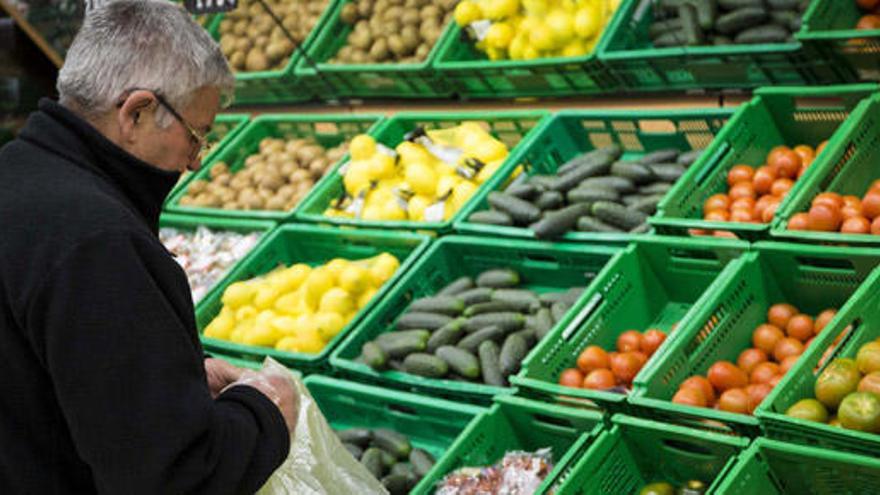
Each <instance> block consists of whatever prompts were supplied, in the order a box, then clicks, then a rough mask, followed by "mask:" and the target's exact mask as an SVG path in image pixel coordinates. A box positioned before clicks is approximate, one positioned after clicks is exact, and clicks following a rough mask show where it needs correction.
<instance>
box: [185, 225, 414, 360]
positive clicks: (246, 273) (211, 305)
mask: <svg viewBox="0 0 880 495" xmlns="http://www.w3.org/2000/svg"><path fill="white" fill-rule="evenodd" d="M428 243H429V238H428V237H426V236H423V235H418V234H412V233H406V232H383V231H370V230H360V231H353V230H340V229H327V228H322V227H315V226H309V225H296V224H289V225H282V226H280V227H278V228H277V229H275V230H274V231H273V232H272V234H270V235H269V237H268V238H266V239H265V240H264V241H263V242H261V243H260V245H259V246H258V247H257V248H256V249H254V250H253V251H251V253H250V254H249V255H248V256H247V257H246V258H245V259H244V260H242V261H240V262H239V263H238V265H236V267H235V268H234V269H233V271H232V273H231V274H230V275H229V277H228V278H227V279H226V282H228V283H227V284H226V285H224V286H222V287H218V288H217V290H216V291H215V292H214V293H213V294H212V295H211V296H210V297H207V298H205V300H204V301H203V302H202V303H201V304H200V305H199V307H198V308H196V324H197V326H198V328H199V332H201V331H202V330H204V328H205V327H206V326H207V325H208V323H210V322H211V320H213V319H214V317H215V316H216V315H217V314H218V313H219V312H220V309H221V308H222V306H223V304H222V302H221V297H222V295H223V291H224V290H225V289H226V287H227V286H228V285H229V284H230V283H232V282H236V281H239V280H247V279H251V278H253V277H256V276H258V275H262V274H265V273H267V272H269V271H271V270H272V269H274V268H275V267H277V266H278V265H279V264H284V265H287V266H290V265H292V264H294V263H306V264H308V265H313V266H314V265H321V264H324V263H326V262H328V261H330V260H332V259H333V258H345V259H352V260H357V259H363V258H369V257H372V256H375V255H377V254H379V253H381V252H388V253H391V254H393V255H394V256H396V257H397V259H398V260H400V267H399V268H398V269H397V272H396V273H395V274H394V276H393V277H392V278H391V279H390V280H388V281H387V282H385V285H383V286H382V288H381V289H379V291H378V292H377V293H376V295H375V297H373V299H372V300H371V301H370V303H369V304H367V305H366V306H365V307H363V308H361V310H360V311H358V312H357V314H356V315H355V317H354V318H352V320H351V321H349V322H348V324H346V325H345V327H344V328H343V329H342V331H340V332H339V334H338V335H336V337H334V338H333V340H332V341H330V342H329V343H328V344H327V346H326V347H325V348H324V349H323V350H322V351H321V352H319V353H317V354H303V353H297V352H286V351H279V350H275V349H274V348H270V347H257V346H250V345H244V344H237V343H234V342H228V341H225V340H219V339H214V338H208V337H204V336H202V337H201V339H202V344H203V345H204V346H205V348H206V349H208V350H209V351H216V352H218V353H220V354H224V355H227V356H232V357H238V358H244V359H250V360H257V361H262V360H263V358H265V357H267V356H270V357H272V358H274V359H276V360H277V361H279V362H281V363H284V364H286V365H290V366H292V367H294V368H297V369H300V370H304V371H313V370H316V369H320V368H323V367H325V366H326V364H327V358H328V357H329V356H330V353H331V352H332V351H333V349H334V348H335V346H337V345H339V343H340V342H342V341H343V339H345V337H346V335H347V334H348V332H350V331H351V330H352V329H353V328H354V327H355V326H356V325H357V323H358V321H359V320H360V319H361V318H363V317H364V315H366V314H369V313H370V312H371V311H373V310H374V309H376V308H377V305H378V304H379V301H381V300H382V299H383V297H384V295H385V294H386V293H388V291H389V290H391V288H393V287H394V286H395V285H397V284H398V283H399V280H400V279H401V277H403V276H404V275H405V274H406V273H407V272H408V270H409V269H410V267H411V266H412V265H413V264H414V263H415V262H416V261H417V260H418V259H419V258H420V257H421V256H422V254H423V252H424V250H425V249H426V248H427V246H428Z"/></svg>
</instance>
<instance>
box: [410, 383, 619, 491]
mask: <svg viewBox="0 0 880 495" xmlns="http://www.w3.org/2000/svg"><path fill="white" fill-rule="evenodd" d="M602 422H603V416H602V415H601V414H599V413H597V412H594V411H582V410H577V409H571V408H565V407H560V406H553V405H549V404H542V403H540V402H535V401H530V400H527V399H523V398H520V397H506V396H503V397H498V398H496V400H495V404H494V405H493V406H492V407H491V408H490V409H489V410H488V411H486V412H484V413H482V414H480V415H479V416H477V417H476V418H475V419H474V420H473V421H471V423H470V424H469V425H468V426H467V428H466V429H465V430H464V432H462V434H461V435H460V436H459V437H458V439H457V440H456V441H455V443H454V444H453V445H452V447H450V448H449V451H448V452H447V453H446V455H444V456H443V458H441V459H439V460H438V461H437V464H435V465H434V468H433V469H431V471H430V472H428V474H427V475H426V476H425V477H424V478H423V479H422V481H421V482H420V483H419V484H418V485H417V486H416V487H415V488H414V489H413V490H412V492H410V493H412V494H413V495H423V494H429V493H434V488H435V487H436V485H437V483H440V482H442V480H443V478H444V477H445V476H446V475H447V474H450V473H451V472H453V471H455V470H456V469H459V468H462V467H482V466H491V465H493V464H495V463H496V462H499V461H500V460H501V459H502V458H503V457H504V454H505V453H507V452H510V451H527V452H534V451H536V450H539V449H543V448H550V449H551V451H552V453H553V462H554V469H553V471H551V473H550V474H549V475H548V476H547V478H546V479H545V480H544V482H543V483H542V484H541V486H540V487H538V489H537V490H536V491H535V494H536V495H540V494H544V493H548V490H549V489H550V488H551V486H552V484H553V483H554V480H555V479H556V478H557V476H558V475H559V473H561V472H562V471H563V470H564V469H565V467H566V466H568V465H569V463H571V462H573V461H574V460H575V459H577V458H578V457H579V456H580V455H581V454H582V453H583V451H584V450H585V448H586V447H588V446H589V445H590V444H591V443H592V441H593V440H594V439H595V438H596V437H598V436H599V434H600V433H601V431H602V428H603V423H602Z"/></svg>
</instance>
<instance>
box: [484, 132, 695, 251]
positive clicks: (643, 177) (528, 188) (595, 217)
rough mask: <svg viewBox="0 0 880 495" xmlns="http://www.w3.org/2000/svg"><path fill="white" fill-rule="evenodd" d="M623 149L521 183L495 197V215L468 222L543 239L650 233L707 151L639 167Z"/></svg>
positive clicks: (601, 151)
mask: <svg viewBox="0 0 880 495" xmlns="http://www.w3.org/2000/svg"><path fill="white" fill-rule="evenodd" d="M622 152H623V151H622V150H621V148H620V146H617V145H611V146H606V147H603V148H598V149H595V150H593V151H589V152H587V153H584V154H581V155H578V156H576V157H574V158H572V159H571V160H569V161H567V162H565V163H564V164H562V165H561V166H560V167H559V169H558V170H556V173H555V174H552V175H540V174H539V175H532V176H529V177H527V178H525V180H522V181H515V182H513V183H512V184H511V185H510V186H508V187H507V189H505V190H504V192H500V191H493V192H491V193H489V196H488V202H489V205H490V206H491V209H490V210H483V211H477V212H475V213H473V214H471V215H470V217H468V221H470V222H474V223H482V224H491V225H501V226H517V227H525V228H528V229H530V230H531V231H532V233H533V234H534V236H535V237H536V238H538V239H550V238H555V237H559V236H561V235H564V234H565V233H566V232H569V231H572V230H578V231H581V232H612V233H621V232H630V233H644V232H647V231H648V230H649V229H648V223H647V222H648V217H649V216H650V215H652V214H654V212H655V211H656V210H657V204H658V203H660V200H661V199H663V196H664V195H665V194H666V192H667V191H669V189H671V188H672V184H673V183H675V181H676V180H678V178H679V177H681V176H682V174H684V172H685V170H686V169H687V167H689V166H690V165H691V164H692V163H694V161H696V159H697V157H698V156H699V155H700V153H701V150H694V151H688V152H685V153H682V152H680V151H679V150H678V149H664V150H658V151H655V152H653V153H648V154H646V155H645V156H643V157H642V158H641V159H640V160H638V161H622V160H620V156H621V154H622Z"/></svg>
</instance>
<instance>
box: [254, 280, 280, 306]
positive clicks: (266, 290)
mask: <svg viewBox="0 0 880 495" xmlns="http://www.w3.org/2000/svg"><path fill="white" fill-rule="evenodd" d="M278 295H279V292H278V289H276V288H275V287H273V286H271V285H265V286H263V287H260V288H259V289H257V294H256V295H255V296H254V307H255V308H257V309H269V308H271V307H272V305H273V304H275V300H276V299H278Z"/></svg>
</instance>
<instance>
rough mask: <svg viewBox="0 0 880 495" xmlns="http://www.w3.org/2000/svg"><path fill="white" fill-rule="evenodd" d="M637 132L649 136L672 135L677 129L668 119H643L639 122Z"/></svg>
mask: <svg viewBox="0 0 880 495" xmlns="http://www.w3.org/2000/svg"><path fill="white" fill-rule="evenodd" d="M639 130H640V131H641V132H644V133H650V134H674V133H675V132H677V131H678V128H677V126H676V125H675V122H673V121H671V120H668V119H643V120H639Z"/></svg>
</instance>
